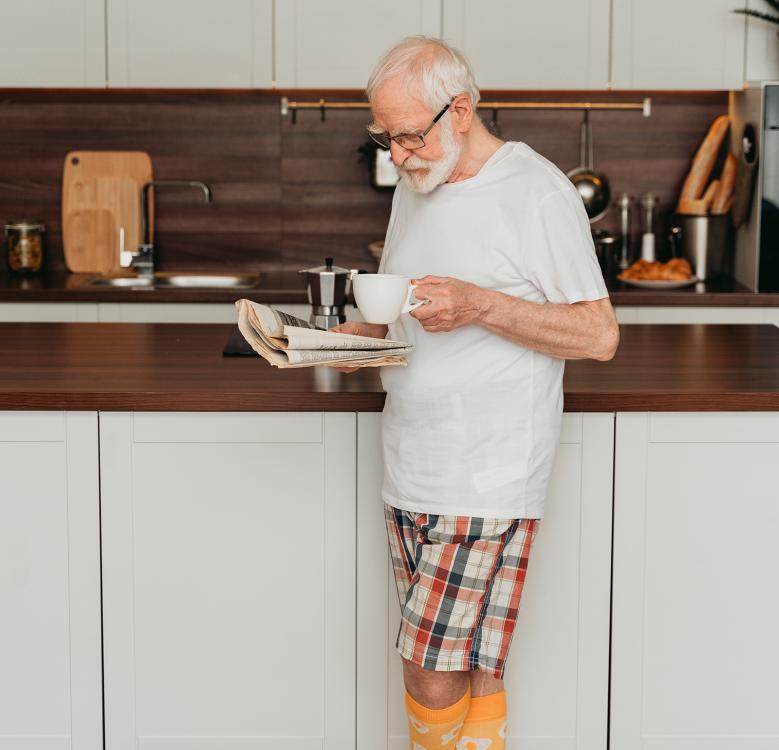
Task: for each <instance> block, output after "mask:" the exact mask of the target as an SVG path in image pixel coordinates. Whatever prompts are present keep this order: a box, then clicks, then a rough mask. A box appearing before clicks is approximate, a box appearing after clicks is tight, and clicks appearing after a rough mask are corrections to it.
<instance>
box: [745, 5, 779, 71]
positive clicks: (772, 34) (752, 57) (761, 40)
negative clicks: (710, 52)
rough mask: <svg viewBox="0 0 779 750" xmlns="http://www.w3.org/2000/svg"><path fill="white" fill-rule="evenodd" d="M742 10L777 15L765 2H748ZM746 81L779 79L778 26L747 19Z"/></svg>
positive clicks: (755, 19)
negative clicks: (748, 9)
mask: <svg viewBox="0 0 779 750" xmlns="http://www.w3.org/2000/svg"><path fill="white" fill-rule="evenodd" d="M739 7H740V8H750V9H752V10H756V11H759V12H761V13H767V14H769V15H774V16H775V15H777V13H776V11H775V10H774V9H773V8H772V7H771V6H770V5H769V4H768V3H767V2H766V1H765V0H746V2H743V3H739ZM746 45H747V50H746V71H745V73H744V80H745V81H775V80H776V79H777V78H779V38H777V26H776V25H775V24H772V23H767V22H766V21H762V20H760V19H757V18H748V19H747V41H746Z"/></svg>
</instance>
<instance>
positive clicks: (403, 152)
mask: <svg viewBox="0 0 779 750" xmlns="http://www.w3.org/2000/svg"><path fill="white" fill-rule="evenodd" d="M409 156H411V151H409V150H408V149H407V148H403V146H401V145H400V144H399V143H395V141H390V158H391V159H392V163H393V164H394V165H395V166H396V167H400V166H402V164H403V162H404V161H406V159H408V157H409Z"/></svg>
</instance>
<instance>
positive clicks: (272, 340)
mask: <svg viewBox="0 0 779 750" xmlns="http://www.w3.org/2000/svg"><path fill="white" fill-rule="evenodd" d="M235 306H236V307H237V308H238V328H239V329H240V331H241V333H242V334H243V337H244V338H245V339H246V341H247V342H248V343H249V345H250V346H251V347H252V349H254V351H255V352H257V354H259V355H260V356H261V357H262V358H263V359H266V360H268V362H270V363H271V364H272V365H273V366H274V367H312V366H313V365H328V366H330V367H343V366H347V367H386V366H387V365H404V366H405V365H406V364H407V360H406V357H405V356H404V355H406V354H407V353H408V352H410V351H411V350H412V349H413V348H414V347H413V346H411V345H410V344H405V343H403V342H401V341H389V340H387V339H376V338H371V337H369V336H353V335H351V334H348V333H336V332H335V331H321V330H320V329H318V328H315V327H314V326H312V325H311V324H310V323H308V322H307V321H305V320H301V319H300V318H296V317H295V316H294V315H290V314H289V313H285V312H282V311H281V310H274V309H273V308H272V307H268V306H267V305H260V304H259V303H257V302H252V301H251V300H248V299H239V300H238V301H237V302H236V303H235Z"/></svg>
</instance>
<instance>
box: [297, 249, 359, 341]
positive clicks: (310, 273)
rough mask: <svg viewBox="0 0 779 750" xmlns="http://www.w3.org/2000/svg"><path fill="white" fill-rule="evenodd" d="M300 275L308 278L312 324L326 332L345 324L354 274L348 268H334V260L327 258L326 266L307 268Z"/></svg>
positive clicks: (307, 287)
mask: <svg viewBox="0 0 779 750" xmlns="http://www.w3.org/2000/svg"><path fill="white" fill-rule="evenodd" d="M298 273H301V274H303V275H304V276H305V278H306V294H307V295H308V301H309V304H310V305H311V307H312V311H311V318H310V322H311V324H312V325H314V326H316V327H317V328H322V329H325V330H326V329H328V328H330V327H332V326H334V325H338V324H339V323H344V322H345V321H346V312H345V307H346V297H347V295H348V294H349V290H350V289H351V285H352V281H351V274H352V272H351V271H350V270H349V269H348V268H340V267H339V266H334V265H333V259H332V258H325V265H323V266H317V267H316V268H306V269H304V270H302V271H298Z"/></svg>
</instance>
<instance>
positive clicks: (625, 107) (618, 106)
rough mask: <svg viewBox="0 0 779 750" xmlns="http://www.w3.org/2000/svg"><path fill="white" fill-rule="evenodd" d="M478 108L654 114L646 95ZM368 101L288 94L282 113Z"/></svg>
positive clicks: (490, 104)
mask: <svg viewBox="0 0 779 750" xmlns="http://www.w3.org/2000/svg"><path fill="white" fill-rule="evenodd" d="M477 106H478V109H492V110H499V109H533V110H543V109H553V110H554V109H556V110H588V111H594V110H619V111H630V110H640V111H641V112H642V114H643V115H644V117H649V116H650V115H651V114H652V100H651V99H650V98H649V97H646V98H645V99H644V100H643V101H641V102H479V104H478V105H477ZM369 107H370V105H369V104H368V102H328V101H327V100H326V99H320V100H319V101H316V102H295V101H290V100H289V99H288V98H287V97H286V96H283V97H282V98H281V114H282V115H284V116H286V115H287V114H289V112H290V111H291V112H292V122H293V123H294V122H295V116H296V114H297V110H299V109H318V110H319V112H320V115H321V118H322V120H324V119H325V110H327V109H368V108H369Z"/></svg>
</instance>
